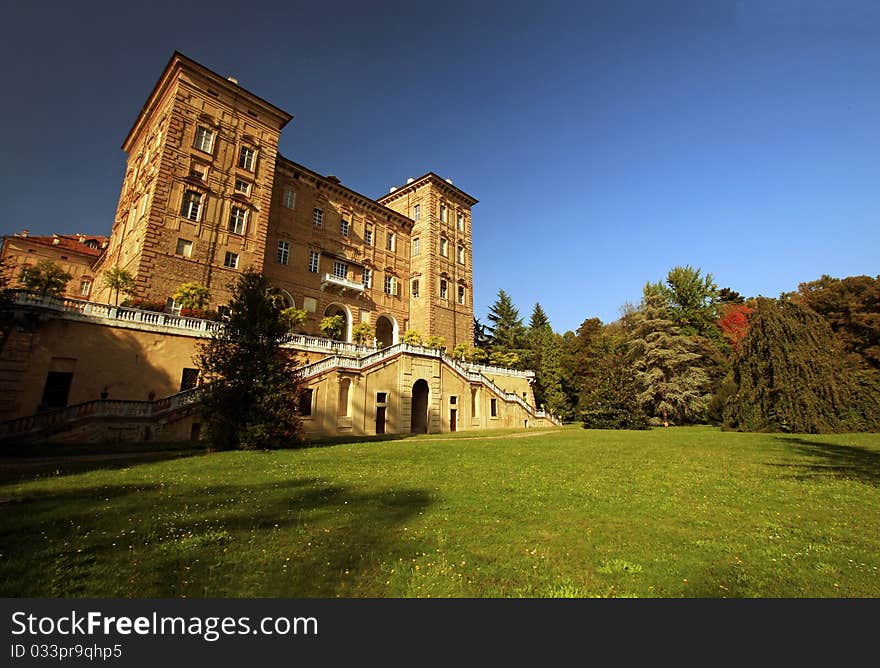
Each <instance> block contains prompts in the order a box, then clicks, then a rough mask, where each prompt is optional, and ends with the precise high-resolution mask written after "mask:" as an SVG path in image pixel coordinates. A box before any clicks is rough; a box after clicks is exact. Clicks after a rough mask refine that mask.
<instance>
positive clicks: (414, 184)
mask: <svg viewBox="0 0 880 668" xmlns="http://www.w3.org/2000/svg"><path fill="white" fill-rule="evenodd" d="M431 179H433V180H434V181H436V182H437V183H438V184H439V185H441V186H443V187H445V188H449V189H451V190H454V191H455V192H457V193H459V194H460V195H461V197H463V198H464V199H465V200H466V201H468V205H469V206H473V205H474V204H476V203H477V202H479V201H480V200H478V199H477V198H476V197H473V196H472V195H468V194H467V193H466V192H465V191H464V190H462V189H461V188H459V187H458V186H455V185H453V184H452V183H451V182H449V181H447V180H446V179H444V178H442V177H441V176H439V175H438V174H436V173H435V172H428V173H427V174H423V175H422V176H420V177H419V178H417V179H413V180H412V182H411V183H405V184H404V185H402V186H398V187H396V188H395V189H394V191H393V192H390V193H387V194H385V195H382V196H381V197H377V198H376V201H377V202H380V203H381V202H383V201H388V200H390V199H394V198H395V197H396V196H398V195H400V194H401V193H404V192H406V191H407V190H412V189H414V188H417V187H419V186H420V185H422V184H423V183H424V182H425V181H426V180H431Z"/></svg>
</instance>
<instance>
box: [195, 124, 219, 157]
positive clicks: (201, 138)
mask: <svg viewBox="0 0 880 668" xmlns="http://www.w3.org/2000/svg"><path fill="white" fill-rule="evenodd" d="M193 146H195V148H197V149H199V150H200V151H204V152H205V153H210V152H211V150H212V149H213V148H214V133H213V132H212V131H211V130H209V129H208V128H205V127H202V126H201V125H200V126H198V127H197V128H196V141H195V143H194V144H193Z"/></svg>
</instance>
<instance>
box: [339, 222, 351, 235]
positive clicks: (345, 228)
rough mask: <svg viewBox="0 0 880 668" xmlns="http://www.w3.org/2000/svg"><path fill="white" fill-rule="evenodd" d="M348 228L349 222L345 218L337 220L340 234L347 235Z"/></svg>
mask: <svg viewBox="0 0 880 668" xmlns="http://www.w3.org/2000/svg"><path fill="white" fill-rule="evenodd" d="M348 228H349V223H348V221H347V220H346V219H345V218H343V219H342V220H340V221H339V233H340V234H342V236H344V237H347V236H348Z"/></svg>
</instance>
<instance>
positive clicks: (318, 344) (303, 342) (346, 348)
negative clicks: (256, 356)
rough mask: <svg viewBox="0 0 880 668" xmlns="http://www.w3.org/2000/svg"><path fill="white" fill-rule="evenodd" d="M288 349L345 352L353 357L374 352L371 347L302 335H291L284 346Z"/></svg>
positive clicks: (374, 349)
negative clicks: (353, 355)
mask: <svg viewBox="0 0 880 668" xmlns="http://www.w3.org/2000/svg"><path fill="white" fill-rule="evenodd" d="M284 345H285V347H288V348H312V349H318V350H325V351H330V352H334V353H335V352H345V353H352V354H355V355H369V354H371V353H374V352H376V348H375V347H373V346H361V345H358V344H356V343H346V342H345V341H335V340H333V339H322V338H321V337H318V336H305V335H304V334H294V335H292V336H291V337H290V338H289V339H288V341H287V343H285V344H284Z"/></svg>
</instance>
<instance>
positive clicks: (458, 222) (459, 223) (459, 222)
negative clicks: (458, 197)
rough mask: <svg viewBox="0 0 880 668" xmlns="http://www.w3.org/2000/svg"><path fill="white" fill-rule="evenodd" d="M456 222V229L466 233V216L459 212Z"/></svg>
mask: <svg viewBox="0 0 880 668" xmlns="http://www.w3.org/2000/svg"><path fill="white" fill-rule="evenodd" d="M455 221H456V227H458V231H459V232H464V214H463V213H460V212H459V213H458V214H457V215H456V216H455Z"/></svg>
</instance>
